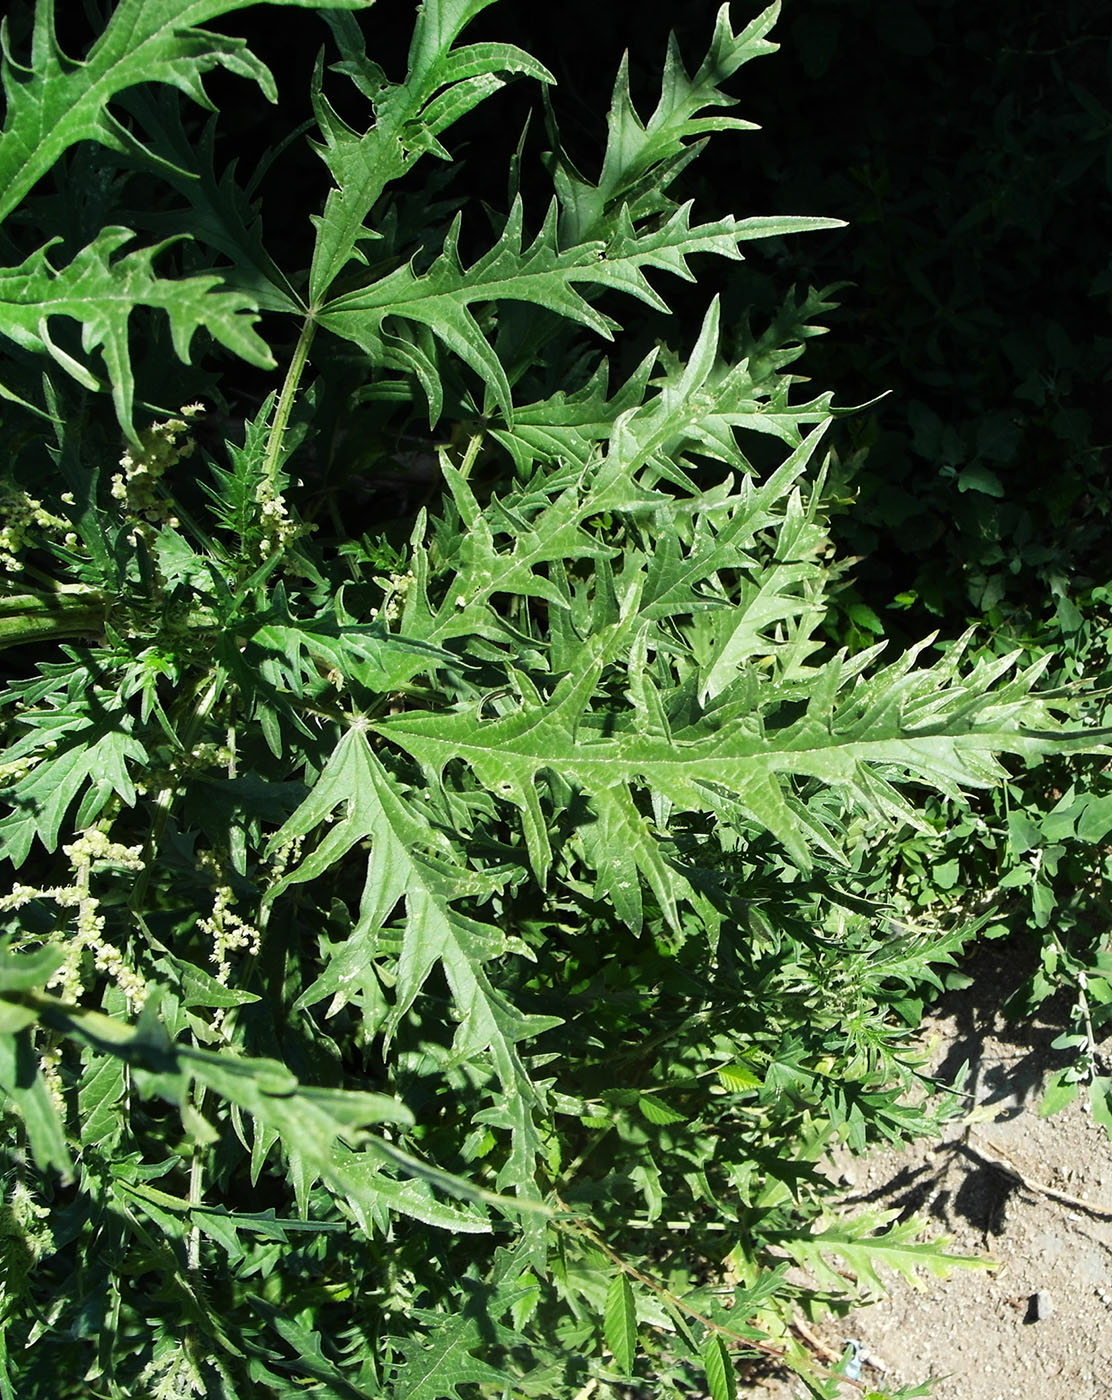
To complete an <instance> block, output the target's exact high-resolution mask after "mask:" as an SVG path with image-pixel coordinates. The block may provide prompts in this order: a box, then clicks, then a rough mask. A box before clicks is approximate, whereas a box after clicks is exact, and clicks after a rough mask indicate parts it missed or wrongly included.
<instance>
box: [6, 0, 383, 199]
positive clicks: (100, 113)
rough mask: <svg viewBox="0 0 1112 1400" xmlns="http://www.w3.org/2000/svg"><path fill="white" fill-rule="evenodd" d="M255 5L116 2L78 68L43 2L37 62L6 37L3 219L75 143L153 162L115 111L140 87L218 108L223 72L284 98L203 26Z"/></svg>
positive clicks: (346, 4)
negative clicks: (216, 86) (214, 86)
mask: <svg viewBox="0 0 1112 1400" xmlns="http://www.w3.org/2000/svg"><path fill="white" fill-rule="evenodd" d="M254 3H256V0H119V3H118V4H117V5H116V7H115V9H114V10H113V11H112V14H111V16H110V17H109V20H108V23H107V24H106V26H105V28H104V30H103V31H102V33H101V34H100V36H99V37H98V38H97V40H96V42H95V43H94V44H93V46H92V48H91V49H90V50H89V52H88V53H87V54H86V55H85V58H84V60H83V61H82V62H80V63H75V62H74V61H73V60H72V59H70V58H68V57H67V56H66V55H65V54H64V53H63V52H62V50H61V48H60V47H59V44H58V39H57V34H56V31H55V25H54V0H36V4H35V21H34V30H33V34H32V41H31V55H30V62H29V63H28V64H24V63H23V62H21V61H20V60H19V58H18V57H17V56H16V55H15V54H13V53H12V51H11V45H10V42H9V36H8V32H7V28H6V21H5V28H4V31H3V36H2V37H3V47H4V61H3V67H2V70H0V77H2V82H3V88H4V96H5V100H6V105H7V110H6V114H5V118H4V126H3V128H2V130H0V220H3V219H6V218H7V216H8V215H9V214H10V213H11V212H12V210H13V209H15V208H16V206H17V205H18V204H19V203H20V202H21V201H22V199H23V198H24V196H25V195H26V194H27V193H28V191H29V190H30V189H31V188H32V186H33V185H35V183H36V182H37V181H38V180H40V179H41V178H42V177H43V176H44V175H45V174H46V173H47V171H48V170H50V169H51V167H52V166H53V165H54V164H55V163H56V162H57V160H58V157H59V156H60V155H61V154H62V152H63V151H65V150H67V149H68V148H69V147H70V146H72V145H74V144H76V143H77V142H78V141H97V142H99V143H100V144H101V145H102V146H107V147H109V148H110V149H111V150H115V151H125V152H139V153H141V154H143V155H145V156H146V157H147V158H148V159H155V160H157V157H155V156H153V155H152V153H151V152H149V151H146V150H145V148H144V147H142V146H141V145H140V144H139V142H138V141H137V139H136V137H135V136H134V135H133V134H132V133H131V132H130V131H128V129H127V128H126V127H125V126H123V125H122V124H121V123H120V122H119V121H118V120H117V119H116V118H115V117H114V116H113V115H112V114H111V113H110V112H109V110H108V104H109V102H111V100H112V98H113V97H114V96H115V95H116V94H117V93H119V92H123V91H125V90H126V89H127V88H129V87H134V86H135V85H137V84H139V83H169V84H171V85H172V86H173V87H176V88H178V89H179V90H180V91H181V92H184V93H185V94H186V96H188V97H191V98H192V99H193V100H194V101H195V102H198V103H200V104H201V105H202V106H204V107H209V108H211V106H212V104H211V103H210V102H209V100H208V97H207V96H206V94H205V90H204V86H203V84H202V79H203V76H204V74H205V73H206V72H208V71H209V70H210V69H212V68H215V67H217V66H221V67H224V68H227V69H229V71H231V72H233V73H238V74H240V76H241V77H246V78H251V79H253V80H254V81H255V82H257V83H258V84H259V86H260V87H261V88H262V90H263V93H264V94H265V95H266V97H267V98H268V100H269V101H271V102H274V101H276V100H277V94H276V92H275V88H274V80H273V78H272V77H271V75H270V71H269V69H268V68H267V67H266V65H265V64H264V63H262V62H261V61H260V60H259V59H258V58H256V57H255V56H254V54H252V53H251V52H250V50H249V49H248V48H247V45H246V43H245V42H244V40H242V39H236V38H232V37H230V36H229V35H226V34H218V33H216V32H214V31H212V30H207V29H201V28H199V26H200V25H202V24H204V22H205V21H206V20H210V19H214V18H215V17H216V16H218V15H224V14H231V13H232V12H233V11H235V10H242V9H246V8H247V7H248V6H249V5H252V4H254ZM270 3H272V4H276V5H297V6H301V7H302V8H307V9H319V8H321V7H322V5H327V6H329V7H330V8H332V9H337V10H360V9H366V8H367V6H368V5H370V4H372V3H373V0H270Z"/></svg>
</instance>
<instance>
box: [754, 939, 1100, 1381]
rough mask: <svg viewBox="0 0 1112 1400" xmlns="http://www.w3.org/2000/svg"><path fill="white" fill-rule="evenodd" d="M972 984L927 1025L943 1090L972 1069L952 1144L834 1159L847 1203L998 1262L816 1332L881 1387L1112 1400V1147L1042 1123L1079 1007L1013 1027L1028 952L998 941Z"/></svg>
mask: <svg viewBox="0 0 1112 1400" xmlns="http://www.w3.org/2000/svg"><path fill="white" fill-rule="evenodd" d="M968 970H969V971H970V972H971V973H973V974H974V977H975V980H974V983H973V985H972V986H970V987H968V988H966V989H965V990H963V991H961V992H954V993H950V994H948V995H947V996H946V997H945V998H944V999H943V1001H942V1002H941V1003H940V1004H939V1005H938V1007H936V1008H935V1011H934V1013H933V1015H932V1016H931V1017H930V1018H929V1020H928V1022H927V1026H926V1028H925V1030H926V1033H927V1035H928V1037H937V1044H936V1048H935V1052H934V1056H933V1060H934V1063H935V1064H936V1065H937V1067H938V1070H939V1073H940V1075H941V1077H942V1079H943V1080H946V1079H949V1078H952V1076H953V1074H954V1073H955V1072H956V1070H957V1068H958V1066H959V1065H960V1064H961V1062H962V1061H965V1060H968V1061H969V1063H970V1077H969V1081H968V1085H967V1087H968V1088H969V1089H970V1091H971V1092H972V1094H973V1095H974V1097H975V1106H974V1105H972V1104H971V1105H970V1107H971V1109H972V1112H971V1113H970V1115H969V1118H971V1119H973V1120H975V1121H972V1122H970V1121H969V1119H966V1120H964V1121H963V1122H960V1123H955V1124H954V1125H952V1126H951V1127H950V1128H949V1129H948V1131H947V1135H946V1137H945V1139H944V1140H943V1141H942V1142H940V1143H938V1142H935V1143H931V1142H922V1143H919V1144H916V1145H914V1146H913V1147H911V1148H908V1149H906V1150H904V1151H901V1152H884V1153H879V1154H877V1155H876V1156H873V1157H870V1158H868V1159H865V1160H863V1161H862V1160H857V1161H852V1160H848V1159H846V1160H841V1159H839V1160H838V1161H837V1162H835V1163H833V1164H832V1170H833V1171H834V1172H835V1173H837V1174H838V1175H839V1177H840V1180H841V1183H842V1185H843V1186H844V1188H845V1197H844V1199H845V1204H846V1207H847V1208H849V1209H852V1207H853V1206H854V1205H855V1204H856V1205H858V1206H860V1205H862V1204H866V1203H867V1204H869V1205H871V1206H886V1207H890V1208H896V1209H899V1210H900V1211H901V1214H902V1215H911V1214H916V1213H917V1214H920V1215H925V1216H926V1217H927V1218H928V1219H929V1220H930V1221H931V1223H932V1225H933V1226H934V1227H935V1230H936V1232H937V1233H946V1234H948V1235H951V1236H952V1237H953V1238H952V1245H951V1248H953V1249H955V1250H957V1251H958V1252H960V1253H962V1254H978V1255H983V1256H986V1257H989V1258H991V1259H992V1260H993V1261H995V1265H996V1266H995V1267H993V1268H991V1269H986V1270H984V1271H981V1270H962V1271H961V1272H959V1273H956V1274H954V1275H952V1276H951V1277H950V1278H949V1279H948V1280H946V1281H944V1282H938V1281H937V1280H931V1281H929V1282H928V1284H927V1286H926V1288H925V1290H924V1291H922V1292H916V1291H915V1290H914V1289H913V1288H912V1287H911V1286H910V1285H907V1284H905V1283H903V1282H902V1281H894V1282H893V1283H892V1292H891V1294H890V1296H889V1297H887V1298H885V1299H883V1300H881V1301H879V1302H876V1303H874V1304H872V1305H871V1306H868V1307H864V1308H861V1309H859V1310H857V1311H856V1312H854V1313H852V1314H850V1315H849V1316H848V1317H845V1318H842V1319H836V1320H833V1321H831V1322H829V1323H826V1324H824V1325H822V1326H819V1327H815V1328H813V1329H812V1330H813V1332H814V1333H815V1335H816V1337H817V1339H818V1340H819V1341H820V1342H821V1343H822V1344H824V1345H825V1346H826V1347H828V1348H830V1349H831V1350H833V1351H835V1352H840V1351H841V1350H842V1348H843V1345H844V1342H845V1339H847V1338H853V1339H854V1340H855V1341H856V1342H858V1343H859V1344H860V1345H861V1347H862V1349H863V1356H864V1358H865V1359H866V1365H865V1368H864V1370H863V1372H862V1380H863V1381H864V1382H865V1383H866V1385H865V1389H864V1390H862V1389H858V1388H855V1387H851V1386H849V1385H843V1393H844V1395H845V1396H846V1398H847V1400H849V1397H851V1396H856V1397H861V1396H862V1395H863V1394H865V1393H867V1390H868V1389H869V1388H871V1386H872V1385H877V1386H883V1387H885V1388H888V1389H891V1390H897V1389H899V1387H901V1386H910V1385H915V1384H918V1383H920V1382H922V1381H925V1380H927V1379H928V1378H929V1377H937V1378H939V1379H938V1380H937V1381H936V1384H935V1386H934V1389H933V1391H932V1392H931V1393H932V1395H934V1396H935V1397H937V1400H1112V1142H1110V1141H1109V1139H1108V1136H1107V1134H1106V1133H1105V1131H1104V1128H1103V1127H1102V1126H1101V1125H1100V1124H1098V1123H1096V1122H1094V1121H1093V1119H1092V1117H1091V1114H1090V1112H1089V1111H1088V1105H1087V1104H1085V1105H1083V1104H1081V1103H1078V1102H1075V1103H1073V1104H1072V1105H1070V1106H1069V1107H1068V1108H1067V1109H1065V1110H1063V1111H1062V1112H1061V1113H1059V1114H1056V1115H1055V1116H1054V1117H1052V1118H1042V1117H1040V1116H1039V1113H1038V1101H1039V1097H1040V1088H1041V1085H1042V1083H1043V1081H1044V1079H1045V1076H1046V1074H1047V1073H1048V1072H1049V1071H1050V1070H1051V1069H1053V1068H1055V1067H1057V1066H1060V1065H1062V1064H1064V1063H1066V1060H1065V1058H1064V1056H1063V1055H1062V1054H1061V1053H1060V1052H1058V1051H1055V1050H1053V1049H1051V1041H1053V1040H1054V1039H1055V1037H1056V1036H1057V1035H1058V1034H1059V1033H1060V1032H1061V1031H1062V1030H1063V1029H1064V1028H1065V1026H1066V1017H1067V1015H1068V1005H1062V1004H1061V1003H1054V1004H1049V1003H1048V1004H1047V1005H1046V1006H1045V1007H1043V1008H1040V1012H1039V1014H1038V1015H1037V1016H1036V1018H1034V1020H1033V1021H1031V1022H1029V1023H1025V1024H1019V1025H1016V1024H1010V1025H1009V1024H1008V1023H1007V1022H1006V1021H1005V1019H1004V1017H1003V1016H1002V1015H1001V1013H1000V1010H999V1007H1000V1005H1001V1004H1002V1002H1003V1001H1004V999H1005V998H1006V996H1007V995H1008V993H1009V992H1010V991H1011V990H1012V989H1013V988H1014V986H1015V985H1016V984H1017V982H1018V981H1019V977H1020V975H1021V970H1022V969H1021V968H1020V967H1019V966H1017V954H1016V950H1015V948H1014V947H1008V946H1005V947H1001V946H999V945H992V944H990V945H987V947H986V948H985V950H983V951H982V953H981V954H980V955H979V958H978V962H977V964H976V965H975V966H973V967H971V968H969V969H968ZM742 1393H743V1394H744V1395H745V1396H746V1397H747V1400H749V1397H752V1400H758V1398H759V1400H789V1397H791V1398H792V1400H794V1397H796V1396H802V1395H803V1394H804V1391H803V1390H802V1388H801V1387H799V1386H798V1383H796V1384H792V1383H791V1382H790V1381H787V1380H783V1379H777V1378H775V1377H769V1378H767V1379H766V1380H765V1381H763V1382H762V1383H760V1384H753V1385H750V1386H749V1387H748V1388H745V1387H743V1390H742Z"/></svg>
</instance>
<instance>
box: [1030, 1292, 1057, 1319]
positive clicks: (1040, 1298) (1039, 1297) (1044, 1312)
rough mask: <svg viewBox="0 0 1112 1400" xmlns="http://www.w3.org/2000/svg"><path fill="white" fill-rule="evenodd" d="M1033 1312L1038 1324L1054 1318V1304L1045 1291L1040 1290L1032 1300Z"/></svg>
mask: <svg viewBox="0 0 1112 1400" xmlns="http://www.w3.org/2000/svg"><path fill="white" fill-rule="evenodd" d="M1031 1310H1032V1312H1033V1313H1034V1314H1035V1321H1036V1322H1045V1321H1046V1319H1047V1318H1048V1317H1053V1316H1054V1303H1053V1301H1052V1299H1051V1297H1050V1294H1049V1293H1047V1291H1046V1290H1045V1289H1043V1288H1040V1289H1039V1291H1038V1292H1037V1293H1036V1294H1035V1295H1034V1297H1033V1298H1032V1299H1031Z"/></svg>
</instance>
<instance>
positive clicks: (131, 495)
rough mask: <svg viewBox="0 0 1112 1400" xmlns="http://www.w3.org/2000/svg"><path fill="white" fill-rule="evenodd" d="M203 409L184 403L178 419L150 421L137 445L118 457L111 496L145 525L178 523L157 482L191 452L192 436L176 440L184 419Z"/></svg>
mask: <svg viewBox="0 0 1112 1400" xmlns="http://www.w3.org/2000/svg"><path fill="white" fill-rule="evenodd" d="M203 412H204V404H200V403H190V404H186V405H185V407H184V408H183V409H182V416H181V417H180V418H167V419H166V420H165V421H164V422H162V423H152V424H151V426H150V427H149V428H147V429H146V430H145V431H144V432H143V433H142V434H141V435H140V439H139V444H138V446H134V447H130V448H128V450H127V451H126V452H125V453H124V455H123V456H122V457H121V458H120V470H119V471H118V472H117V473H116V474H115V476H113V478H112V495H113V497H114V498H115V499H116V500H117V501H122V502H124V504H125V505H126V506H127V510H128V513H129V514H130V515H131V516H133V517H134V518H135V520H136V521H142V522H145V523H146V524H147V525H148V526H149V525H157V524H166V525H176V524H177V523H178V522H177V519H176V517H175V516H174V514H173V511H172V510H171V508H170V506H169V504H168V497H167V496H166V495H165V494H164V493H163V491H162V488H161V481H162V478H163V477H164V476H165V475H166V473H167V472H168V471H169V470H170V468H171V467H173V466H175V465H176V464H177V463H178V462H180V461H182V460H183V459H184V458H186V457H191V456H192V455H193V449H194V447H195V445H196V444H195V443H194V441H193V439H192V438H188V437H187V438H186V439H185V441H184V442H183V441H181V440H180V439H181V438H182V435H183V434H185V433H187V432H188V431H189V421H188V420H189V419H192V418H196V417H197V415H198V414H200V413H203Z"/></svg>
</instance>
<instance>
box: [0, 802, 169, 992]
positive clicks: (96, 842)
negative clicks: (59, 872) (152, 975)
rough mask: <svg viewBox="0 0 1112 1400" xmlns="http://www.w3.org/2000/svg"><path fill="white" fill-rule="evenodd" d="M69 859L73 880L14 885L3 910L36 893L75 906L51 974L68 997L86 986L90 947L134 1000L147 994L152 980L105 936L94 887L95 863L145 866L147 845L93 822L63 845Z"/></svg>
mask: <svg viewBox="0 0 1112 1400" xmlns="http://www.w3.org/2000/svg"><path fill="white" fill-rule="evenodd" d="M62 849H63V850H64V851H65V853H66V856H67V858H68V859H69V863H70V869H71V871H72V879H71V882H70V883H69V884H68V885H55V886H52V887H50V888H45V889H43V888H38V887H36V886H33V885H13V887H12V889H11V890H10V891H9V892H8V893H7V894H6V895H2V896H0V911H4V910H10V909H21V908H22V907H23V906H24V905H25V904H29V903H30V902H31V900H33V899H49V900H53V902H54V903H55V904H57V905H59V907H61V908H63V909H72V910H73V911H74V916H73V928H72V934H71V936H70V937H69V938H68V939H67V940H66V945H65V949H66V957H65V961H64V962H63V963H62V965H61V966H60V967H59V968H58V970H57V971H56V972H55V973H54V975H53V977H52V978H51V979H50V982H49V984H48V985H49V986H50V987H51V988H54V989H57V991H58V994H59V995H60V996H61V997H62V999H63V1000H65V1001H71V1002H72V1001H77V1000H79V999H80V997H81V994H82V992H83V991H84V985H85V984H84V980H83V970H82V963H83V961H84V954H85V953H86V952H88V953H90V954H91V955H92V959H93V965H94V966H95V967H96V968H97V970H98V971H99V972H103V973H105V974H106V975H107V976H108V977H109V978H110V979H111V980H112V981H113V982H114V983H115V984H116V985H117V986H118V987H119V988H120V989H121V991H122V992H123V993H124V995H125V996H126V997H127V999H128V1001H129V1003H131V1004H132V1005H133V1006H138V1005H141V1004H142V1002H143V1001H144V1000H145V999H146V993H147V984H146V982H145V981H144V980H143V978H142V977H141V976H140V974H139V973H138V972H136V971H135V969H134V968H132V967H130V966H128V964H127V963H126V962H125V961H124V957H123V954H122V953H121V952H120V950H119V949H118V948H117V947H115V946H114V945H113V944H112V943H109V942H107V941H106V939H105V937H104V927H105V919H104V915H103V914H102V913H101V909H100V900H99V899H98V897H97V896H96V895H95V894H94V893H93V889H92V873H93V869H94V867H99V868H103V867H105V866H115V867H116V868H117V869H120V870H133V871H139V870H142V869H143V859H142V847H140V846H122V845H120V844H119V843H118V842H115V841H111V840H110V839H109V838H108V836H107V835H106V833H105V832H103V831H98V830H97V829H96V828H90V829H89V830H87V831H83V832H81V834H80V835H79V836H78V837H77V839H76V840H75V841H73V842H72V843H71V844H70V845H68V846H64V847H63V848H62Z"/></svg>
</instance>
